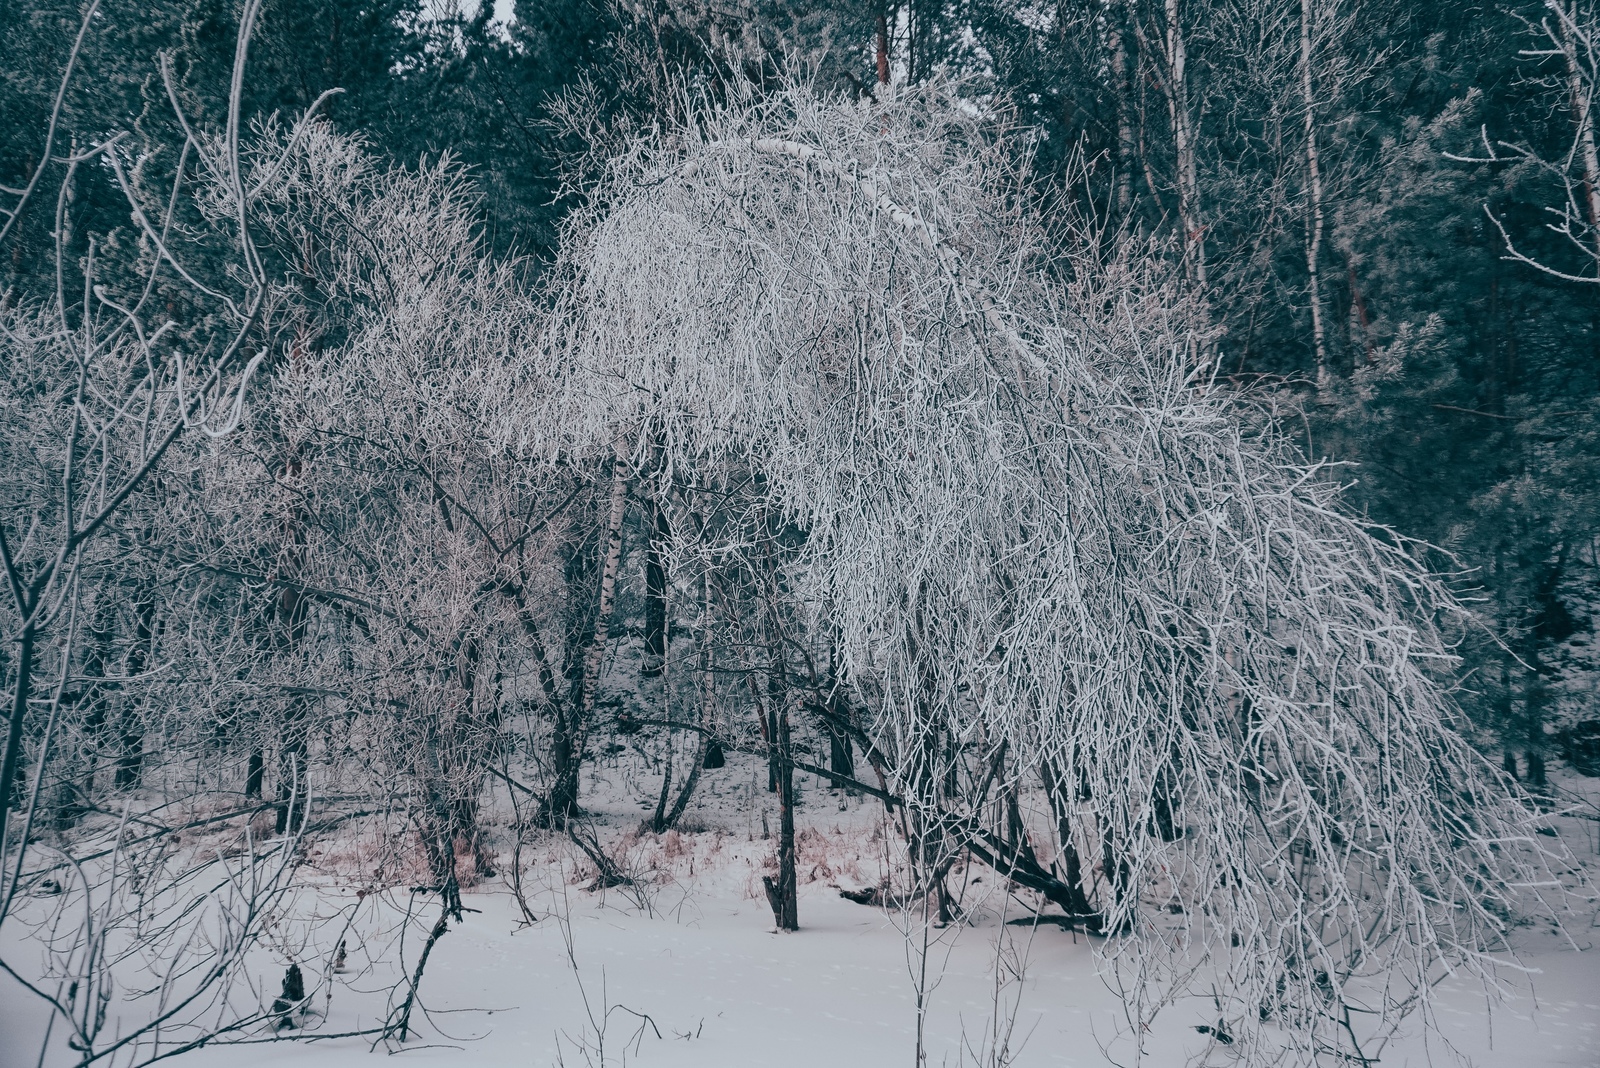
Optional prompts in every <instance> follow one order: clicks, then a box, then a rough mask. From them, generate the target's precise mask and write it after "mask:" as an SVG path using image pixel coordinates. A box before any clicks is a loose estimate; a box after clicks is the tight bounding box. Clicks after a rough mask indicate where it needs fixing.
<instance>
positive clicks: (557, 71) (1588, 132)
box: [0, 0, 1600, 782]
mask: <svg viewBox="0 0 1600 1068" xmlns="http://www.w3.org/2000/svg"><path fill="white" fill-rule="evenodd" d="M502 7H504V5H502ZM80 15H81V12H80V10H79V6H78V5H77V4H74V3H57V2H53V0H6V3H5V5H4V8H3V12H0V55H3V56H4V57H5V61H4V63H3V64H0V69H3V76H4V80H3V82H0V114H3V115H4V116H5V121H4V122H3V123H0V182H3V183H5V184H7V185H20V184H21V183H22V181H23V179H24V178H25V177H26V176H27V175H28V174H30V173H31V172H32V170H33V168H34V165H35V161H34V158H33V156H34V154H35V153H37V151H38V150H39V133H40V130H41V128H42V126H43V124H44V123H45V122H46V120H47V118H48V115H49V113H50V109H51V105H52V101H53V98H54V95H55V92H56V87H57V79H58V77H59V72H60V71H61V70H62V68H63V64H64V62H65V60H66V57H67V54H68V52H69V50H70V47H71V44H72V41H73V39H74V37H75V35H76V32H77V29H78V25H79V19H80ZM497 15H498V16H500V17H497ZM96 18H97V26H96V27H95V30H94V32H93V33H91V34H90V35H89V37H88V38H87V40H86V43H85V49H84V54H83V56H82V59H81V62H82V65H83V70H84V76H83V77H80V78H78V79H77V80H75V82H74V83H73V84H72V86H71V88H70V92H69V96H68V99H67V101H66V104H65V110H64V118H63V128H62V131H61V134H60V136H62V137H63V138H64V139H65V141H66V142H70V143H75V144H92V143H95V142H96V141H97V139H101V138H103V137H105V136H107V134H108V133H109V132H110V131H112V130H115V129H127V130H131V131H133V136H134V137H136V138H137V139H138V140H139V141H140V143H141V144H140V149H141V152H142V153H143V154H144V156H145V157H146V159H147V163H148V166H149V168H150V170H151V171H152V172H159V171H160V169H161V168H162V167H163V166H165V167H167V168H169V169H170V168H171V167H172V165H173V160H174V158H175V156H176V149H175V147H174V146H175V145H177V144H178V143H179V142H180V139H181V131H179V130H177V129H176V127H175V124H174V123H173V121H172V119H171V118H170V115H171V109H170V108H169V107H167V102H166V101H165V99H164V97H165V91H164V89H163V86H162V80H161V78H160V77H159V75H158V74H157V73H156V66H155V57H156V56H157V54H158V53H162V52H166V53H168V54H170V56H171V57H172V58H171V64H172V68H173V72H174V74H175V76H176V79H177V82H178V83H179V84H181V85H182V86H183V87H185V91H186V92H187V93H189V94H190V99H188V100H187V101H186V103H187V104H188V106H190V107H191V108H192V109H193V111H194V114H195V115H196V116H197V117H198V119H199V120H200V121H202V122H204V121H209V120H214V119H216V118H218V117H219V115H220V111H221V109H223V107H224V106H225V101H224V100H222V99H221V98H219V97H218V96H217V93H218V92H219V91H220V90H219V89H218V87H225V86H226V84H227V79H226V72H227V70H228V68H229V66H230V65H231V62H232V59H233V56H232V51H233V42H234V37H235V33H236V30H237V26H236V25H235V20H236V19H237V12H236V11H235V9H234V6H233V5H232V4H227V3H220V2H215V0H154V2H146V0H140V2H139V3H131V2H125V0H107V2H106V3H104V4H103V5H102V7H101V8H100V11H99V13H98V15H97V17H96ZM1593 25H1594V24H1593V22H1592V20H1591V19H1590V16H1589V14H1588V12H1587V11H1586V10H1585V9H1581V8H1575V7H1570V6H1568V7H1563V6H1562V5H1561V4H1560V3H1551V4H1549V5H1542V4H1539V3H1522V4H1475V3H1459V2H1455V0H1429V2H1415V0H1411V2H1396V0H1364V2H1358V0H1302V2H1301V3H1300V4H1298V5H1296V4H1293V3H1284V2H1276V3H1274V2H1266V0H1184V2H1181V3H1180V2H1179V0H1112V2H1087V3H1085V2H1078V0H1070V2H1062V3H1059V4H1054V5H1036V4H1023V3H1010V2H991V0H960V2H954V3H945V2H939V3H932V2H924V0H910V2H907V3H897V4H878V5H873V4H870V3H828V2H816V0H804V2H782V3H774V2H756V3H745V2H741V3H727V4H709V3H692V2H678V0H658V2H654V3H606V2H603V0H601V2H595V0H544V2H540V3H530V2H527V0H517V2H516V3H515V4H514V5H512V6H511V7H510V8H509V9H506V10H500V11H498V12H497V11H496V10H495V9H494V8H493V7H492V6H491V5H489V4H482V5H473V4H457V5H455V6H454V7H453V8H452V6H451V5H449V4H439V3H436V4H426V3H422V2H419V0H382V2H378V3H364V4H354V3H328V2H318V0H272V2H269V3H268V4H267V5H266V6H265V9H264V11H263V13H262V16H261V22H260V27H259V29H258V30H257V34H256V39H255V42H254V44H253V48H252V58H251V70H250V76H249V79H248V83H247V85H246V89H245V101H246V111H247V112H248V113H250V114H253V115H258V116H259V115H262V114H265V113H269V112H272V111H275V110H276V111H283V112H294V111H297V110H299V109H303V108H305V107H307V106H308V105H310V104H311V103H312V102H313V101H314V100H316V99H317V98H318V96H319V95H320V94H322V93H323V92H324V91H325V90H328V89H333V88H338V89H342V90H343V93H342V94H341V95H339V96H337V97H336V98H333V99H332V100H330V101H328V102H327V103H326V104H325V113H326V114H327V115H328V116H330V117H331V119H332V121H333V122H334V124H335V125H336V126H337V127H338V128H339V129H341V130H344V131H348V132H352V133H356V134H359V135H360V136H361V137H362V138H364V139H365V140H366V141H367V142H368V143H369V144H370V146H371V147H372V148H373V149H374V150H375V151H377V152H379V153H381V154H382V155H384V156H386V157H388V158H390V159H393V160H396V161H401V162H403V163H405V164H407V165H412V166H415V165H417V164H419V163H421V162H423V161H427V160H436V159H437V158H439V157H440V156H441V154H444V153H451V154H453V155H454V156H455V157H457V158H458V159H459V160H461V161H462V162H464V163H465V164H466V165H468V166H469V167H470V169H471V174H472V175H473V178H474V180H475V181H476V183H477V186H478V189H479V191H480V193H481V195H482V197H483V205H482V207H483V211H484V212H485V215H486V218H487V227H488V234H489V237H490V239H491V241H492V243H493V246H494V247H495V248H496V249H498V250H500V251H502V252H516V253H521V254H525V255H526V256H527V259H526V261H524V267H523V269H524V270H532V271H537V270H539V269H540V265H541V264H544V263H548V262H549V261H550V260H551V258H552V257H553V255H554V252H555V248H556V245H557V242H558V227H559V225H560V222H561V220H562V218H563V217H564V216H565V214H566V213H567V212H569V211H570V210H571V208H572V207H573V206H574V205H575V204H576V203H579V202H581V200H582V197H583V191H584V171H585V167H586V166H588V165H589V164H588V163H587V162H586V161H590V160H593V159H595V158H597V156H603V153H604V151H605V146H606V143H607V141H608V139H619V138H622V137H625V136H626V135H627V133H628V132H629V131H631V130H638V129H642V128H645V127H647V126H648V125H649V124H650V123H651V122H652V121H653V120H654V119H655V118H657V117H658V109H671V108H673V107H674V106H675V105H674V103H673V101H674V100H675V99H677V98H678V97H679V96H681V94H683V93H693V92H705V93H710V94H713V95H715V94H717V93H720V92H725V91H726V85H727V84H728V82H729V81H730V80H735V81H743V82H748V83H753V84H755V85H758V86H759V85H763V84H767V83H769V82H771V81H772V80H773V79H774V78H775V76H776V74H777V72H778V70H779V68H780V67H781V66H783V65H784V64H790V65H795V64H798V65H800V66H802V67H803V68H804V69H805V70H807V71H810V72H812V73H811V77H813V78H814V79H815V81H816V84H817V86H818V87H819V89H821V90H822V91H823V92H824V93H829V92H832V93H839V94H849V95H854V96H858V97H862V96H871V95H872V94H874V93H878V92H880V91H882V90H881V89H880V87H881V86H883V85H885V84H886V83H888V82H891V81H902V80H909V81H917V80H920V79H925V78H927V77H929V76H931V75H934V74H936V73H937V74H940V75H941V76H951V75H954V76H956V77H958V78H960V79H963V84H964V86H965V88H966V92H967V93H968V94H969V96H970V98H971V99H972V100H973V101H974V102H975V105H976V106H980V107H985V108H1012V109H1015V111H1016V112H1017V114H1018V116H1019V118H1020V119H1021V120H1022V121H1023V122H1025V123H1027V124H1029V125H1031V126H1032V127H1033V128H1034V129H1035V130H1036V136H1035V137H1034V139H1033V141H1032V145H1033V148H1034V150H1035V151H1036V152H1037V155H1038V161H1037V165H1036V171H1037V176H1038V178H1039V183H1040V184H1039V188H1038V195H1039V196H1040V197H1041V198H1042V199H1043V200H1045V201H1046V202H1049V203H1052V204H1054V205H1055V206H1056V207H1055V209H1054V210H1060V211H1066V210H1068V209H1069V208H1070V210H1071V212H1072V214H1073V215H1074V217H1075V218H1080V219H1081V218H1085V217H1088V218H1092V219H1094V220H1095V222H1096V225H1099V226H1101V227H1103V228H1104V229H1105V230H1106V231H1107V232H1108V233H1112V234H1120V235H1123V236H1124V237H1132V238H1134V239H1140V240H1148V241H1151V242H1155V243H1156V244H1158V245H1159V247H1161V248H1162V249H1164V250H1165V254H1166V255H1167V256H1168V257H1169V258H1170V260H1171V262H1172V264H1173V270H1174V271H1176V272H1181V273H1182V275H1183V277H1184V278H1185V279H1186V281H1187V284H1188V285H1189V286H1190V287H1192V289H1193V290H1194V291H1196V292H1198V293H1199V294H1201V295H1202V296H1203V297H1204V299H1205V301H1206V302H1207V304H1208V306H1209V308H1210V311H1211V315H1212V318H1213V322H1214V325H1215V336H1214V340H1213V341H1212V342H1211V344H1213V345H1214V346H1215V349H1216V356H1217V361H1218V366H1219V368H1220V370H1221V373H1222V374H1224V375H1225V376H1226V377H1227V378H1228V379H1229V380H1230V381H1231V382H1233V383H1234V384H1236V386H1237V388H1239V389H1241V390H1252V391H1257V392H1258V393H1263V394H1272V395H1274V396H1276V397H1279V398H1281V399H1282V400H1283V401H1284V402H1285V405H1286V407H1285V410H1291V409H1294V410H1297V414H1296V415H1295V416H1294V418H1295V420H1296V421H1297V422H1299V423H1300V424H1301V427H1302V431H1303V435H1304V443H1305V447H1306V449H1307V450H1308V452H1309V453H1310V454H1311V455H1312V456H1314V457H1325V458H1327V459H1329V460H1332V461H1337V462H1341V463H1347V464H1350V465H1352V466H1348V467H1343V468H1337V469H1334V470H1333V471H1331V472H1330V477H1334V478H1338V479H1342V480H1346V481H1348V482H1350V483H1351V486H1352V489H1351V494H1352V499H1353V500H1355V501H1356V502H1358V504H1359V506H1360V507H1361V508H1362V509H1364V510H1366V511H1367V512H1368V514H1369V515H1370V516H1371V517H1372V518H1373V519H1374V520H1377V521H1379V522H1381V523H1384V524H1388V525H1391V526H1393V527H1394V528H1395V529H1396V530H1398V531H1400V532H1403V533H1404V534H1406V535H1409V536H1412V537H1417V538H1421V539H1424V540H1426V541H1428V542H1431V543H1432V544H1434V545H1436V546H1438V547H1439V549H1440V550H1442V553H1441V556H1440V557H1439V558H1438V560H1437V561H1436V564H1437V566H1439V567H1440V568H1441V569H1444V570H1447V571H1452V572H1456V573H1458V576H1459V578H1458V581H1459V583H1460V584H1461V587H1462V588H1463V589H1464V590H1468V591H1472V593H1473V595H1474V596H1476V597H1479V598H1481V607H1482V614H1483V617H1484V619H1485V621H1486V622H1487V624H1488V626H1487V628H1486V629H1485V630H1484V631H1483V632H1481V633H1477V634H1470V635H1465V636H1463V640H1464V641H1467V642H1468V643H1469V646H1470V648H1471V650H1472V655H1471V656H1470V658H1469V664H1470V666H1471V668H1472V671H1471V674H1470V676H1469V677H1468V679H1467V680H1466V683H1465V687H1466V691H1465V694H1464V700H1465V701H1466V702H1467V703H1468V705H1469V706H1470V707H1471V708H1472V709H1473V710H1474V711H1475V712H1476V713H1477V714H1478V718H1479V722H1480V723H1482V724H1483V726H1484V727H1485V728H1486V729H1487V730H1489V731H1491V732H1494V733H1495V734H1496V735H1497V736H1498V737H1499V738H1501V739H1503V741H1504V744H1505V746H1506V748H1507V752H1508V756H1507V760H1508V761H1510V763H1509V764H1508V766H1517V763H1518V762H1517V759H1516V757H1515V756H1513V755H1512V753H1513V752H1515V753H1522V754H1525V756H1524V757H1523V758H1522V760H1521V763H1520V774H1522V775H1524V776H1526V777H1529V778H1531V779H1532V780H1533V781H1536V782H1537V781H1540V780H1541V779H1542V775H1543V755H1542V754H1543V749H1544V747H1545V745H1546V744H1547V739H1546V735H1547V732H1554V731H1558V730H1561V729H1564V728H1566V727H1569V726H1571V724H1572V722H1573V721H1574V719H1575V718H1581V717H1582V716H1583V712H1582V706H1583V702H1584V700H1585V699H1586V698H1585V695H1586V693H1587V690H1588V688H1589V687H1588V686H1587V684H1586V682H1585V681H1584V679H1585V670H1584V669H1585V658H1584V655H1583V654H1584V651H1585V649H1586V642H1587V638H1586V635H1587V633H1588V630H1589V613H1590V605H1591V602H1592V599H1593V596H1594V591H1595V585H1594V578H1593V575H1594V565H1595V548H1594V547H1595V536H1596V518H1597V516H1600V508H1597V501H1596V495H1595V494H1596V490H1595V487H1596V484H1597V480H1596V475H1597V473H1600V472H1597V471H1596V469H1595V465H1596V460H1597V457H1600V426H1597V422H1596V418H1597V416H1596V407H1595V403H1594V401H1595V397H1596V390H1597V388H1600V351H1597V344H1600V340H1597V338H1600V334H1597V320H1596V316H1597V314H1600V300H1597V298H1600V259H1597V257H1600V230H1597V229H1596V226H1595V224H1596V218H1595V217H1594V215H1593V211H1594V208H1595V206H1596V204H1597V203H1600V200H1597V196H1596V193H1595V185H1596V182H1597V180H1600V175H1597V173H1596V170H1595V166H1596V164H1595V158H1596V157H1595V147H1594V132H1593V123H1592V119H1591V117H1590V97H1591V95H1592V94H1593V92H1594V90H1595V78H1594V74H1595V70H1596V68H1595V64H1596V61H1597V58H1596V55H1595V52H1594V50H1593V49H1594V44H1595V43H1594V41H1593V39H1592V37H1591V36H1589V35H1590V34H1591V33H1592V30H1593ZM208 94H209V95H208ZM163 148H164V149H165V150H166V151H165V153H164V154H163V151H162V150H163ZM69 195H70V196H71V197H72V198H73V200H74V202H75V206H74V211H73V218H74V219H75V222H74V223H73V225H74V226H76V227H77V228H78V229H79V230H80V231H81V232H82V233H85V234H87V233H91V232H101V233H107V234H110V235H112V236H111V237H109V238H107V241H108V242H109V243H111V244H113V245H114V244H115V241H116V235H117V234H118V233H123V234H124V236H126V234H127V232H128V230H127V227H128V225H129V224H128V222H127V220H126V218H125V216H126V206H125V204H124V203H123V201H122V200H121V197H120V195H118V194H116V191H115V189H114V185H113V182H112V180H111V178H110V176H109V175H108V174H107V173H106V172H105V169H103V168H102V169H100V170H98V171H96V170H94V169H89V170H85V171H84V172H82V173H81V174H80V176H79V178H78V181H77V183H76V184H75V185H74V187H73V188H71V189H70V190H69ZM1052 198H1054V199H1052ZM30 224H31V226H32V227H33V230H34V232H33V234H32V235H31V236H28V237H27V238H26V239H25V240H23V241H20V242H18V243H16V244H15V245H14V246H13V248H12V250H11V252H10V255H9V260H8V262H7V263H6V264H5V265H4V278H3V281H0V290H3V291H5V292H7V293H11V292H14V291H16V290H18V289H19V288H23V289H26V288H28V286H27V284H26V283H27V282H28V279H29V277H30V275H33V274H37V273H38V272H42V271H48V270H51V268H50V267H49V261H48V258H47V256H46V255H45V253H46V252H47V250H48V232H49V226H50V215H49V213H48V212H39V213H35V215H34V218H33V219H32V220H30ZM79 240H80V241H82V240H86V239H83V238H80V239H79ZM80 251H81V250H80ZM175 299H177V298H175ZM1444 554H1450V555H1444Z"/></svg>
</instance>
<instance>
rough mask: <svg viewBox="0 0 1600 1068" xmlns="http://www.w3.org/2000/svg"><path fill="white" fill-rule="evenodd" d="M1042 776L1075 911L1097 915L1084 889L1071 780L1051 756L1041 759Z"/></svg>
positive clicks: (1040, 773) (1064, 879)
mask: <svg viewBox="0 0 1600 1068" xmlns="http://www.w3.org/2000/svg"><path fill="white" fill-rule="evenodd" d="M1039 778H1040V781H1041V782H1042V784H1043V786H1044V792H1045V796H1046V797H1047V798H1049V800H1050V810H1051V812H1052V813H1054V815H1055V818H1056V840H1057V842H1058V843H1059V845H1060V847H1061V864H1062V867H1063V868H1064V869H1065V870H1064V871H1063V872H1062V874H1063V875H1064V876H1065V877H1064V878H1063V879H1062V882H1064V883H1066V885H1067V892H1068V894H1069V895H1070V896H1071V901H1070V906H1071V911H1072V912H1073V913H1074V914H1076V915H1079V916H1086V917H1087V916H1093V915H1094V914H1095V913H1094V908H1093V907H1092V906H1091V905H1090V904H1089V896H1088V894H1087V893H1085V892H1084V889H1083V861H1082V859H1081V858H1079V856H1078V847H1077V845H1076V843H1075V842H1074V839H1073V834H1072V818H1071V812H1072V798H1071V797H1070V796H1068V789H1067V784H1066V783H1065V782H1063V781H1062V780H1061V776H1059V775H1057V774H1056V771H1055V767H1054V765H1052V764H1051V762H1050V761H1049V760H1048V759H1045V760H1042V761H1040V762H1039Z"/></svg>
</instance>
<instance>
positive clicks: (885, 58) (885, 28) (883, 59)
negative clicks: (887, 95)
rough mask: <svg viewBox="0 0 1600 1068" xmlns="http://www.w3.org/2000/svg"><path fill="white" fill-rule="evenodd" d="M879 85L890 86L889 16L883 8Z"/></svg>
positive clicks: (880, 29) (880, 17) (880, 11)
mask: <svg viewBox="0 0 1600 1068" xmlns="http://www.w3.org/2000/svg"><path fill="white" fill-rule="evenodd" d="M877 28H878V53H877V59H878V84H879V85H888V84H889V15H888V13H887V12H885V11H884V10H883V9H882V8H879V9H878V16H877Z"/></svg>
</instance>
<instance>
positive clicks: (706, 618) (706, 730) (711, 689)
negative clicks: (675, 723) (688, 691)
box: [660, 576, 722, 830]
mask: <svg viewBox="0 0 1600 1068" xmlns="http://www.w3.org/2000/svg"><path fill="white" fill-rule="evenodd" d="M700 619H701V623H700V654H699V659H700V662H699V668H698V671H697V674H698V675H699V680H698V681H699V683H700V685H699V690H700V724H699V726H700V733H699V735H698V738H699V744H698V745H697V746H696V747H695V755H694V760H693V762H692V763H691V764H690V765H689V772H688V775H687V776H686V777H685V778H684V780H683V786H682V788H681V789H679V791H678V797H677V800H675V801H673V803H672V807H671V808H670V809H668V810H667V813H666V815H665V817H663V818H662V819H661V821H660V822H661V824H662V830H666V829H668V828H671V827H674V826H676V825H677V823H678V820H680V819H682V818H683V812H684V809H686V808H688V807H689V799H690V798H691V797H693V796H694V788H695V786H696V785H697V784H698V783H699V782H700V772H701V771H702V770H703V769H705V768H708V767H710V768H716V767H721V766H722V765H721V764H720V763H713V762H712V761H710V760H709V759H707V758H708V757H709V756H710V753H711V749H710V747H711V745H712V741H711V739H712V736H713V735H712V732H713V731H714V730H715V729H716V700H717V679H716V675H715V674H714V673H713V672H712V670H711V581H710V578H709V577H708V576H701V579H700ZM718 757H719V758H720V757H721V751H720V747H719V750H718Z"/></svg>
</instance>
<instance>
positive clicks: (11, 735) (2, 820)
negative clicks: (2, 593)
mask: <svg viewBox="0 0 1600 1068" xmlns="http://www.w3.org/2000/svg"><path fill="white" fill-rule="evenodd" d="M33 607H34V606H33V605H29V606H28V609H29V610H28V611H27V612H25V613H24V619H27V617H28V616H31V615H32V614H33V613H32V609H33ZM37 637H38V632H37V631H36V630H34V626H33V621H32V620H31V619H27V622H25V623H23V625H22V634H21V635H20V636H19V638H18V641H17V679H16V683H15V686H14V689H13V690H12V696H11V722H10V723H9V724H7V729H6V751H5V755H4V756H3V757H0V845H4V844H5V829H6V820H7V818H8V817H9V816H10V813H11V810H12V808H13V807H15V804H14V802H13V799H12V795H13V794H14V793H15V792H16V788H17V767H18V765H19V764H20V763H21V761H22V721H23V718H24V717H25V716H26V715H27V713H28V700H29V698H30V697H31V696H32V695H33V646H34V641H35V639H36V638H37Z"/></svg>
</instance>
